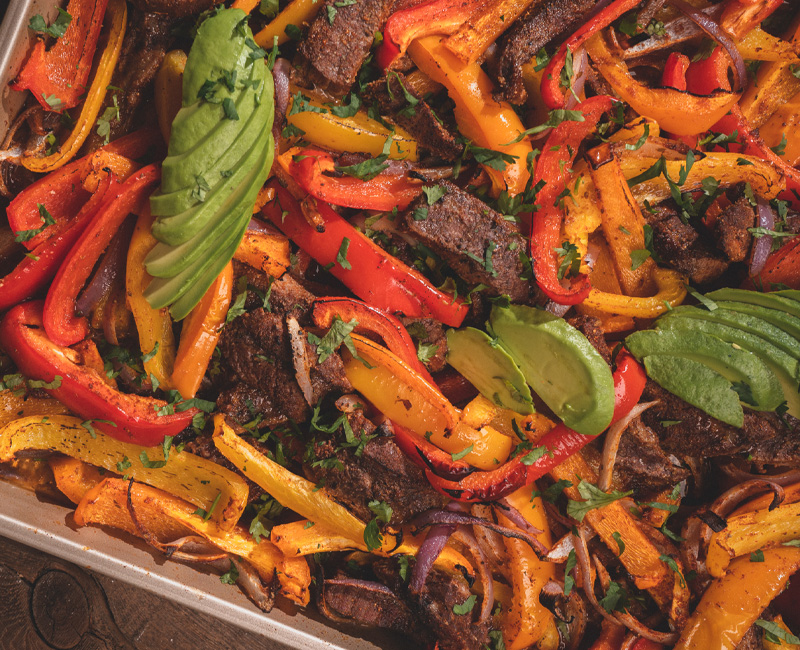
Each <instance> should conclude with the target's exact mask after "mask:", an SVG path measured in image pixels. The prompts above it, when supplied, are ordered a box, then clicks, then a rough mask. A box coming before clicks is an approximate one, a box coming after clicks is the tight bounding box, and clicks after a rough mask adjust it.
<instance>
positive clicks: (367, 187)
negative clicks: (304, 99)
mask: <svg viewBox="0 0 800 650" xmlns="http://www.w3.org/2000/svg"><path fill="white" fill-rule="evenodd" d="M335 166H336V165H335V164H334V161H333V156H331V155H330V154H329V153H327V152H324V151H320V150H319V149H303V150H302V151H300V153H299V154H297V155H296V156H293V158H292V162H291V163H290V165H289V173H290V174H291V176H292V178H294V180H295V181H297V183H298V184H299V185H300V186H301V187H302V188H303V189H304V190H305V191H306V192H308V193H309V194H310V195H311V196H313V197H316V198H318V199H320V200H321V201H325V202H326V203H333V205H341V206H344V207H346V208H359V209H362V210H379V211H381V212H389V211H390V210H392V209H393V208H398V209H399V210H403V209H404V208H406V207H408V204H409V203H411V201H413V200H414V199H415V198H417V197H418V196H419V195H420V193H421V192H422V183H420V182H419V181H416V180H412V179H410V178H408V177H407V176H406V175H405V174H391V173H386V172H384V173H381V174H378V175H377V176H376V177H375V178H371V179H370V180H366V181H365V180H361V179H360V178H355V177H353V176H338V177H337V176H327V175H326V174H325V172H333V171H335Z"/></svg>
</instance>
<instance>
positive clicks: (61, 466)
mask: <svg viewBox="0 0 800 650" xmlns="http://www.w3.org/2000/svg"><path fill="white" fill-rule="evenodd" d="M47 463H48V465H50V469H51V470H52V471H53V478H54V479H55V481H56V487H57V488H58V489H59V490H60V491H61V492H62V494H63V495H64V496H65V497H67V498H68V499H69V500H70V501H72V503H74V504H75V505H77V504H79V503H80V502H81V501H82V500H83V497H84V496H86V493H87V492H88V491H89V490H91V489H92V488H93V487H95V486H96V485H98V484H100V483H102V482H103V480H104V479H105V478H107V477H106V476H104V474H105V473H106V472H105V470H100V469H98V468H97V467H95V466H94V465H90V464H89V463H84V462H83V461H82V460H78V459H77V458H70V457H69V456H54V457H53V458H48V459H47ZM101 471H102V472H103V473H102V474H101V473H100V472H101ZM174 539H177V537H175V538H174Z"/></svg>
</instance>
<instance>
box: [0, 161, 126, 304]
mask: <svg viewBox="0 0 800 650" xmlns="http://www.w3.org/2000/svg"><path fill="white" fill-rule="evenodd" d="M110 184H111V177H110V176H107V177H106V180H105V181H103V184H102V185H101V186H100V187H99V188H98V189H97V191H96V192H95V193H94V194H93V195H91V198H90V199H89V201H88V202H87V203H86V205H84V206H83V208H81V210H80V211H79V212H78V215H77V216H76V217H75V218H74V219H72V220H70V221H59V222H57V223H56V224H55V225H54V226H52V228H49V229H48V238H47V239H46V240H45V241H43V242H42V243H41V244H39V245H38V246H37V247H36V248H34V249H33V251H31V252H30V253H27V254H26V255H25V257H24V259H23V260H22V261H21V262H20V263H19V264H18V265H17V266H16V268H15V269H14V270H13V271H11V273H9V274H8V275H7V276H6V277H4V278H3V279H1V280H0V311H3V310H5V309H8V308H9V307H13V306H14V305H16V304H18V303H20V302H22V301H23V300H26V299H27V298H31V297H32V296H33V295H34V294H35V293H36V292H37V291H39V290H40V289H42V288H44V287H45V286H47V284H48V283H49V282H50V280H52V279H53V276H54V275H55V274H56V271H58V269H59V267H60V266H61V262H62V261H63V260H64V258H65V257H66V256H67V253H69V251H70V250H71V249H72V247H73V246H74V245H75V242H76V241H78V237H80V236H81V233H82V232H83V231H84V229H85V228H86V225H87V224H88V223H89V221H90V220H91V219H92V217H94V215H95V214H96V213H97V210H98V209H99V208H100V206H101V205H102V204H103V200H104V199H105V195H106V192H107V190H108V188H109V186H110Z"/></svg>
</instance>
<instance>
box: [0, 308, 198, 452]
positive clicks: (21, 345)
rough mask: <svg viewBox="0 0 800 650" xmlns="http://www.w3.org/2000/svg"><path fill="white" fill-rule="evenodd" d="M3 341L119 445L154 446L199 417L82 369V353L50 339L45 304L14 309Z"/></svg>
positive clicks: (28, 371)
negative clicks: (122, 389)
mask: <svg viewBox="0 0 800 650" xmlns="http://www.w3.org/2000/svg"><path fill="white" fill-rule="evenodd" d="M0 341H2V346H3V349H4V350H5V351H6V354H8V355H9V356H10V357H11V358H12V359H13V361H14V363H15V364H16V365H17V367H18V368H19V369H20V371H21V372H22V374H24V375H25V376H26V377H29V378H31V379H38V380H42V381H46V382H50V383H51V384H52V386H53V387H52V388H48V389H47V391H48V392H49V393H50V394H51V395H52V396H53V397H55V398H56V399H58V400H60V401H61V402H63V403H64V404H65V405H66V406H68V407H69V408H70V410H72V411H73V412H74V413H77V414H78V415H80V416H81V417H84V418H87V419H90V420H94V421H96V422H95V424H94V426H96V427H97V428H98V429H100V430H101V431H103V432H104V433H106V434H107V435H109V436H111V437H112V438H116V439H117V440H122V441H125V442H133V443H136V444H140V445H144V446H146V447H152V446H154V445H157V444H160V443H161V441H162V440H163V439H164V436H174V435H175V434H176V433H179V432H180V431H182V430H183V429H185V428H186V427H187V426H189V424H191V422H192V418H194V416H195V415H197V414H198V413H199V411H198V410H197V409H196V408H188V409H186V410H185V411H179V412H175V410H176V409H175V408H174V407H173V406H171V405H168V404H167V403H166V402H164V401H163V400H160V399H154V398H152V397H140V396H139V395H128V394H126V393H120V392H119V391H117V390H115V389H114V388H113V387H112V386H109V385H108V384H107V383H106V382H105V381H104V377H103V375H102V374H101V372H99V371H98V370H95V369H94V368H91V367H89V366H87V365H81V361H82V359H81V357H82V355H81V354H80V353H78V352H77V351H75V350H72V349H70V348H65V347H62V346H60V345H56V344H55V343H53V342H52V341H51V340H50V339H48V338H47V335H46V334H45V331H44V326H43V325H42V303H41V302H40V301H36V302H26V303H23V304H21V305H17V306H16V307H14V308H13V309H11V310H10V311H9V312H8V313H7V314H6V315H5V318H3V321H2V323H0ZM57 377H58V378H60V379H57ZM178 408H179V409H180V408H181V407H180V405H179V406H178ZM159 413H166V414H165V415H159Z"/></svg>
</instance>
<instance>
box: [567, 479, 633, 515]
mask: <svg viewBox="0 0 800 650" xmlns="http://www.w3.org/2000/svg"><path fill="white" fill-rule="evenodd" d="M578 492H579V493H580V495H581V497H583V499H584V500H583V501H573V500H572V499H570V500H569V503H568V504H567V514H568V515H569V516H570V517H572V518H573V519H577V520H578V521H583V518H584V517H585V516H586V513H587V512H589V511H590V510H594V509H596V508H603V507H605V506H607V505H608V504H610V503H613V502H614V501H618V500H619V499H622V498H624V497H627V496H630V495H631V494H633V492H632V491H628V492H619V491H617V490H614V491H612V492H603V491H602V490H601V489H600V488H599V487H597V486H596V485H593V484H591V483H587V482H586V481H583V480H582V481H581V482H580V483H578Z"/></svg>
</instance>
